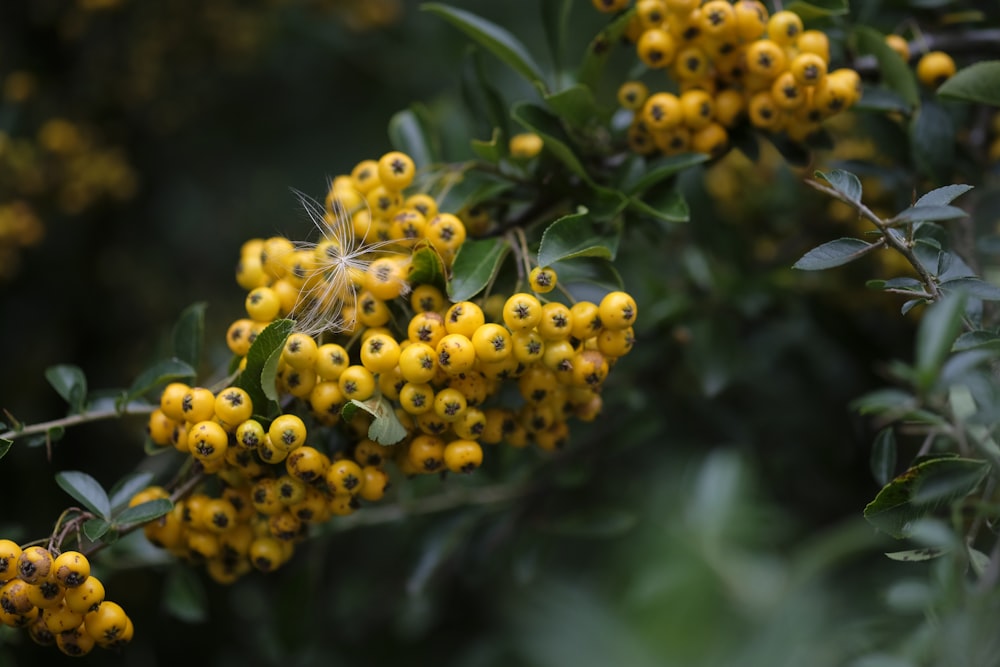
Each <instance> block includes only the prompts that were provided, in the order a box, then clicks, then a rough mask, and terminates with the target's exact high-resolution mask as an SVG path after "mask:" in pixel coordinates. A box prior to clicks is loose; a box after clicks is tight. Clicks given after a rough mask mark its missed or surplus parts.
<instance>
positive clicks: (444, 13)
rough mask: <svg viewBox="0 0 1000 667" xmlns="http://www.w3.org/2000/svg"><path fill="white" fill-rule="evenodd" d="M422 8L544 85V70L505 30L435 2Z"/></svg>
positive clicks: (472, 15) (538, 83)
mask: <svg viewBox="0 0 1000 667" xmlns="http://www.w3.org/2000/svg"><path fill="white" fill-rule="evenodd" d="M420 8H421V9H422V10H424V11H427V12H431V13H432V14H436V15H437V16H440V17H441V18H443V19H445V20H446V21H448V22H449V23H451V24H452V25H454V26H455V27H456V28H458V29H459V30H461V31H462V32H464V33H465V34H466V35H468V36H469V37H470V38H472V40H473V41H475V42H476V43H477V44H480V45H481V46H483V47H484V48H485V49H487V50H488V51H490V52H491V53H492V54H493V55H495V56H496V57H497V58H499V59H500V60H502V61H503V62H504V63H506V64H507V65H508V66H509V67H510V68H511V69H513V70H514V71H515V72H517V73H518V74H520V75H521V76H523V77H524V78H525V79H527V80H528V81H529V82H530V83H532V84H533V85H544V81H543V79H544V76H543V74H542V70H541V68H540V67H539V66H538V65H537V64H536V63H535V59H534V58H533V57H532V55H531V53H529V52H528V49H527V48H526V47H525V46H524V44H522V43H521V41H520V40H518V39H517V37H515V36H514V35H513V34H511V33H510V31H508V30H507V29H506V28H503V27H501V26H499V25H497V24H495V23H493V22H492V21H487V20H486V19H484V18H482V17H481V16H477V15H475V14H473V13H472V12H468V11H465V10H464V9H458V8H457V7H450V6H448V5H444V4H440V3H436V2H430V3H424V4H423V5H421V6H420Z"/></svg>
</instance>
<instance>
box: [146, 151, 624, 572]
mask: <svg viewBox="0 0 1000 667" xmlns="http://www.w3.org/2000/svg"><path fill="white" fill-rule="evenodd" d="M413 173H414V166H413V162H412V160H411V159H410V158H409V156H407V155H406V154H404V153H400V152H396V151H394V152H390V153H387V154H386V155H384V156H382V157H381V158H380V159H378V160H366V161H363V162H361V163H359V164H358V165H357V166H356V167H355V168H354V169H353V170H352V171H351V173H350V174H349V175H346V176H339V177H337V178H335V179H333V182H332V184H331V188H330V192H329V195H328V196H327V197H326V202H325V205H324V206H323V207H322V213H319V212H318V211H317V216H318V217H319V218H321V219H320V221H319V223H318V224H320V225H321V226H322V227H324V228H325V230H324V236H323V238H322V240H320V241H319V242H318V243H315V244H308V245H305V246H302V245H296V244H293V243H292V242H291V241H289V240H288V239H285V238H283V237H273V238H269V239H254V240H251V241H248V242H247V243H245V244H244V246H243V248H242V253H241V259H240V263H239V267H238V269H237V280H238V282H239V284H240V285H241V286H242V287H243V288H245V289H246V290H247V296H246V299H245V304H244V305H245V311H246V316H245V317H241V318H239V319H237V320H236V321H234V322H233V323H232V324H231V325H230V327H229V328H228V331H227V336H226V342H227V345H228V346H229V349H230V350H231V352H232V353H233V354H234V358H235V359H238V360H239V364H238V366H239V368H240V369H245V368H246V365H247V361H248V357H249V355H250V354H251V351H252V345H253V343H254V342H255V341H256V340H258V337H259V336H260V334H261V332H262V331H263V330H264V329H265V328H266V327H267V326H268V325H270V324H271V323H273V322H274V321H275V320H277V319H283V318H289V319H291V320H294V321H295V328H294V330H293V331H292V332H291V333H289V335H288V336H287V337H286V338H285V339H284V342H283V344H282V347H281V348H280V355H279V358H278V359H277V365H276V368H275V374H274V378H275V391H276V392H277V395H278V396H279V397H280V400H279V401H278V403H279V405H280V406H281V407H280V410H279V412H280V414H278V415H277V416H275V417H273V418H269V417H265V416H264V415H261V414H260V411H265V410H266V408H264V407H263V406H256V407H257V408H258V410H255V406H254V405H253V401H252V398H251V396H250V394H249V393H248V392H247V391H246V390H245V389H243V388H241V387H240V386H238V385H239V381H238V380H237V381H236V382H234V383H233V384H232V385H230V386H227V387H225V388H223V389H221V390H220V391H217V392H213V391H212V390H210V389H208V388H205V387H197V386H189V385H187V384H184V383H181V382H174V383H171V384H169V385H168V386H166V387H165V389H164V391H163V393H162V394H161V396H160V404H159V407H158V408H157V409H156V410H154V411H153V413H152V414H151V415H150V418H149V422H148V431H149V436H150V439H151V440H152V441H153V442H154V443H156V444H157V445H160V446H163V447H174V448H176V449H178V450H179V451H181V452H184V453H186V454H189V455H190V456H191V457H193V458H194V459H195V460H196V461H197V462H198V463H199V464H200V465H201V467H202V469H203V470H204V471H205V472H206V473H208V474H211V475H212V476H213V478H214V479H215V480H221V482H222V484H221V488H220V485H219V484H217V483H215V482H213V483H212V484H211V485H208V484H205V485H203V486H201V487H198V488H196V489H195V490H194V492H193V493H192V494H191V495H188V496H187V497H182V498H180V499H179V500H177V501H176V503H175V506H174V509H173V511H172V512H171V513H169V514H167V515H165V516H163V517H161V518H160V519H158V520H156V521H154V522H151V523H150V524H148V525H146V526H145V527H144V530H145V534H146V536H147V537H148V538H149V539H150V540H151V541H152V542H153V543H155V544H157V545H159V546H161V547H163V548H165V549H168V550H169V551H171V552H172V553H174V554H176V555H178V556H180V557H183V558H187V559H190V560H192V561H196V562H200V563H204V565H205V567H206V569H207V571H208V573H209V574H210V576H212V577H213V578H214V579H216V580H217V581H220V582H229V581H233V580H235V579H236V578H238V577H239V576H241V575H242V574H244V573H247V572H250V571H252V570H254V569H256V570H261V571H271V570H273V569H275V568H276V567H278V566H279V565H281V564H282V563H283V562H285V561H286V560H287V559H288V558H289V557H290V556H291V553H292V551H293V548H294V545H295V544H296V543H297V542H299V541H300V540H302V539H303V538H304V537H305V536H306V535H307V534H308V532H309V527H310V526H311V525H314V524H317V523H322V522H325V521H327V520H328V519H329V518H330V517H332V516H337V515H345V514H350V513H352V512H354V511H355V510H357V509H358V508H359V507H361V506H362V505H363V504H364V503H370V502H377V501H379V500H380V499H382V498H383V496H384V494H385V493H386V490H387V488H388V486H389V482H390V478H391V476H392V473H393V472H395V473H398V474H400V475H402V476H404V477H412V476H416V475H425V474H446V473H455V474H459V473H471V472H473V471H474V470H476V469H477V468H479V467H480V466H481V465H482V463H483V457H484V449H483V445H495V444H499V443H503V442H505V443H507V444H509V445H511V446H514V447H525V446H527V445H528V444H529V443H532V442H533V443H535V444H536V445H537V446H538V447H539V448H540V449H542V450H554V449H556V448H558V447H560V446H562V445H563V444H564V443H565V442H566V440H567V437H568V435H569V425H568V420H569V419H570V418H574V417H575V418H577V419H580V420H586V421H589V420H592V419H594V418H595V417H596V416H597V415H598V414H599V412H600V410H601V407H602V399H601V389H602V385H603V383H604V381H605V379H606V377H607V375H608V372H609V370H610V367H611V366H612V365H613V364H614V363H615V361H616V360H617V359H619V358H620V357H622V356H623V355H625V354H627V353H628V352H629V351H630V350H631V349H632V346H633V344H634V340H635V335H634V329H633V324H634V322H635V318H636V315H637V307H636V303H635V300H634V299H633V297H632V296H630V295H629V294H627V293H626V292H623V291H612V292H609V293H607V294H606V295H605V296H604V297H603V298H602V299H601V300H600V301H599V302H597V303H594V302H590V301H579V302H576V303H573V304H572V305H567V304H566V303H563V302H561V301H558V300H555V299H550V298H549V297H548V296H546V295H548V294H550V293H551V292H553V290H555V289H556V287H557V275H556V272H555V271H554V270H553V269H552V268H551V267H538V266H536V267H534V268H532V269H531V271H530V273H529V275H528V276H527V283H528V286H529V290H528V291H521V292H517V293H515V294H513V295H511V296H509V297H504V296H503V295H497V294H495V295H492V296H490V297H485V298H482V299H479V300H476V301H473V300H462V301H457V302H452V301H451V300H449V299H448V298H447V296H446V294H445V292H444V291H443V290H442V286H443V283H439V284H435V282H437V281H435V280H434V279H433V278H434V276H435V275H437V274H435V272H434V271H431V272H429V273H427V272H425V273H423V274H421V273H419V272H417V271H415V269H414V265H415V263H416V260H415V257H416V256H417V254H418V253H423V255H424V257H425V259H426V256H427V255H428V254H429V255H430V256H431V257H433V258H436V260H435V261H438V262H439V266H440V267H443V269H444V271H448V270H450V267H451V266H452V264H453V260H454V258H455V256H456V254H457V252H458V250H459V248H460V247H461V245H462V243H463V242H464V240H465V234H466V233H465V228H464V226H463V224H462V221H461V219H459V218H458V217H456V216H455V215H453V214H450V213H446V212H442V211H438V210H437V203H436V200H435V199H434V198H433V197H431V196H429V195H427V194H426V193H422V192H407V191H406V190H407V188H408V187H409V186H411V185H412V183H413ZM338 230H339V231H338ZM422 276H423V277H424V278H427V280H426V281H425V280H423V279H422ZM437 277H438V278H441V276H440V275H437ZM241 372H242V371H241ZM505 383H508V385H509V386H516V391H511V392H503V393H502V394H501V391H500V390H501V389H502V388H503V387H504V386H508V385H505ZM362 405H363V406H365V409H362V408H360V407H358V406H362ZM349 406H354V407H355V408H357V409H356V410H354V411H353V412H351V411H350V410H345V408H348V407H349ZM380 420H381V421H380ZM385 423H389V424H390V425H391V427H390V428H389V429H388V430H387V431H385V432H383V431H379V430H378V426H379V424H383V425H384V424H385ZM373 426H374V427H376V428H375V430H374V431H373ZM376 431H377V432H376ZM387 433H389V434H391V435H389V434H387ZM210 488H211V489H212V491H211V492H209V490H208V489H210ZM168 495H169V494H168V491H167V490H166V489H163V488H161V487H151V488H148V489H145V490H143V491H142V492H140V493H139V494H138V495H137V496H136V497H134V498H133V499H132V503H133V504H136V503H140V502H144V501H147V500H152V499H156V498H163V497H168Z"/></svg>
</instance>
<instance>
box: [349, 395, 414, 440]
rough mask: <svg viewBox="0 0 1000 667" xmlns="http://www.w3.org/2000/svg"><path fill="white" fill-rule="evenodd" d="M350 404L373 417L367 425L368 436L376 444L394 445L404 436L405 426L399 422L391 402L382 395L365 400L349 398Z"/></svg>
mask: <svg viewBox="0 0 1000 667" xmlns="http://www.w3.org/2000/svg"><path fill="white" fill-rule="evenodd" d="M351 404H353V405H354V406H356V407H358V408H360V409H362V410H364V411H365V412H367V413H368V414H370V415H371V416H372V417H373V419H372V423H371V424H370V425H369V426H368V437H369V438H371V439H372V440H374V441H375V442H377V443H378V444H380V445H395V444H396V443H397V442H399V441H401V440H402V439H403V438H405V437H406V427H405V426H403V424H402V423H400V421H399V418H398V417H397V416H396V412H395V410H393V407H392V403H390V402H389V401H388V400H386V398H385V397H384V396H376V397H374V398H371V399H368V400H367V401H358V400H355V399H351ZM352 416H353V413H352Z"/></svg>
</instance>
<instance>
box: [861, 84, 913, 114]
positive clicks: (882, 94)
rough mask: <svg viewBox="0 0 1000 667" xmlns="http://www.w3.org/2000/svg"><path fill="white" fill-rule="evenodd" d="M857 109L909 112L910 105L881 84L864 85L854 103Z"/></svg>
mask: <svg viewBox="0 0 1000 667" xmlns="http://www.w3.org/2000/svg"><path fill="white" fill-rule="evenodd" d="M853 109H855V110H857V111H879V112H884V113H903V114H906V113H909V112H910V111H911V110H912V107H911V106H910V105H909V104H907V103H906V100H904V99H903V98H902V97H900V96H899V95H897V94H896V93H894V92H892V91H891V90H889V89H887V88H883V87H882V86H871V85H866V86H865V87H864V92H862V93H861V99H860V100H858V101H857V103H855V105H854V107H853Z"/></svg>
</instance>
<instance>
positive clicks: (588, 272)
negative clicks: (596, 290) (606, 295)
mask: <svg viewBox="0 0 1000 667" xmlns="http://www.w3.org/2000/svg"><path fill="white" fill-rule="evenodd" d="M552 268H554V269H555V271H556V273H558V274H559V284H560V285H562V286H564V287H566V289H567V290H569V292H570V293H571V294H574V296H575V290H574V286H577V285H588V286H596V287H600V288H601V289H602V290H604V291H606V292H607V291H614V290H620V289H624V284H625V283H624V281H623V280H622V277H621V275H620V274H619V273H618V270H617V269H616V268H615V265H614V264H613V263H612V262H610V261H608V260H606V259H602V258H600V257H577V258H575V259H570V260H566V261H565V262H556V263H555V264H554V265H552Z"/></svg>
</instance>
